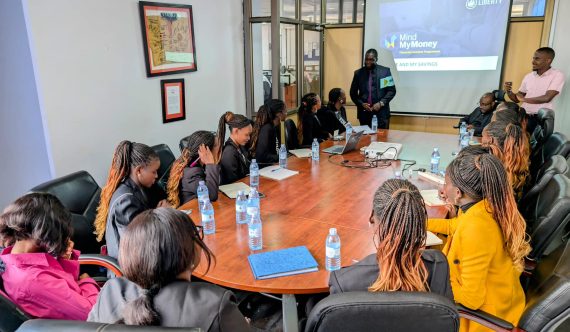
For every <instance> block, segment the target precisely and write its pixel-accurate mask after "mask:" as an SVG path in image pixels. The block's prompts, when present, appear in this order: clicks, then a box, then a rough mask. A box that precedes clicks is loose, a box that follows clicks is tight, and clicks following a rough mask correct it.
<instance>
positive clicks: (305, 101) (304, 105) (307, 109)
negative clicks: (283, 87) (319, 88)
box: [297, 92, 319, 142]
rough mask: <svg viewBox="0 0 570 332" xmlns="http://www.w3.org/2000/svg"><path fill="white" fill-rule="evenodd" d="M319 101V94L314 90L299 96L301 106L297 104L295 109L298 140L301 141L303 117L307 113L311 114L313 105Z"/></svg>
mask: <svg viewBox="0 0 570 332" xmlns="http://www.w3.org/2000/svg"><path fill="white" fill-rule="evenodd" d="M318 103H319V95H317V94H316V93H314V92H309V93H307V94H306V95H304V96H303V98H301V106H299V110H298V111H297V117H298V118H297V138H298V139H299V142H302V141H303V118H304V117H305V115H307V114H311V113H312V112H313V107H315V105H318Z"/></svg>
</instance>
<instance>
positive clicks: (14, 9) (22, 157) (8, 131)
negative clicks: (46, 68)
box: [0, 0, 52, 211]
mask: <svg viewBox="0 0 570 332" xmlns="http://www.w3.org/2000/svg"><path fill="white" fill-rule="evenodd" d="M28 41H29V40H28V35H27V31H26V21H25V14H24V8H23V7H22V2H21V1H20V0H2V1H0V44H1V45H2V46H0V48H1V51H0V73H1V74H0V156H1V158H2V167H1V169H0V183H1V184H2V185H1V188H2V189H1V190H0V211H1V210H2V209H3V208H4V207H5V206H6V205H8V204H9V203H10V202H12V201H13V200H14V199H16V198H17V197H18V196H20V195H22V194H24V193H25V192H27V191H28V190H29V189H30V188H32V187H33V186H35V185H36V184H38V183H41V182H44V181H47V180H49V179H51V176H52V174H51V167H50V162H49V152H48V150H47V145H46V138H45V136H44V128H43V123H42V116H41V111H40V104H39V101H38V93H37V89H36V83H35V80H34V68H33V64H32V57H31V53H30V44H29V43H28Z"/></svg>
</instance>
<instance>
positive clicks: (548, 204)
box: [525, 174, 570, 261]
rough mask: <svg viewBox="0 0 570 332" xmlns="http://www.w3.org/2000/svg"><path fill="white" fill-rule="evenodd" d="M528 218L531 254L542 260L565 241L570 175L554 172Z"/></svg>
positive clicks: (569, 218)
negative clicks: (569, 177) (568, 176)
mask: <svg viewBox="0 0 570 332" xmlns="http://www.w3.org/2000/svg"><path fill="white" fill-rule="evenodd" d="M525 219H526V221H527V233H528V234H529V235H530V241H531V243H530V244H531V247H532V251H531V253H530V254H529V255H528V258H529V259H531V260H534V261H540V259H541V258H542V256H543V255H548V254H549V253H550V252H551V251H552V249H553V248H556V247H558V245H560V243H563V242H565V236H566V234H567V232H568V227H569V221H570V179H568V178H567V177H566V176H565V175H562V174H556V175H554V176H553V177H552V179H551V180H550V181H549V182H548V183H547V184H546V186H545V187H544V189H542V190H541V191H540V192H539V193H538V195H537V196H536V200H535V201H534V203H533V204H531V206H530V207H529V210H528V212H527V213H526V216H525Z"/></svg>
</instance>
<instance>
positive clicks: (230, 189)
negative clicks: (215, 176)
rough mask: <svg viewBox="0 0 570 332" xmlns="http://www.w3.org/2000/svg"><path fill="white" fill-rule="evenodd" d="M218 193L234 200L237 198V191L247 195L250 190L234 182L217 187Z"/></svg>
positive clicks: (242, 184)
mask: <svg viewBox="0 0 570 332" xmlns="http://www.w3.org/2000/svg"><path fill="white" fill-rule="evenodd" d="M219 189H220V191H221V192H223V193H224V194H226V196H228V197H229V198H232V199H235V198H236V197H237V194H238V191H240V190H243V191H244V192H246V193H248V192H249V191H250V190H251V188H250V187H249V186H248V185H247V184H245V183H243V182H235V183H230V184H225V185H223V186H220V187H219Z"/></svg>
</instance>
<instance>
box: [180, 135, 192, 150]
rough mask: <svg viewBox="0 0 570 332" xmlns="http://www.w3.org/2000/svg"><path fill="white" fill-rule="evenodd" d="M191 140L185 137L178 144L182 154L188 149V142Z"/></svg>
mask: <svg viewBox="0 0 570 332" xmlns="http://www.w3.org/2000/svg"><path fill="white" fill-rule="evenodd" d="M189 140H190V136H186V137H183V138H182V139H181V140H180V142H179V143H178V148H179V149H180V153H182V151H184V149H186V147H188V141H189Z"/></svg>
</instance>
